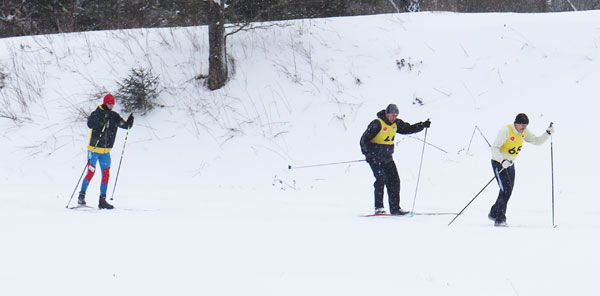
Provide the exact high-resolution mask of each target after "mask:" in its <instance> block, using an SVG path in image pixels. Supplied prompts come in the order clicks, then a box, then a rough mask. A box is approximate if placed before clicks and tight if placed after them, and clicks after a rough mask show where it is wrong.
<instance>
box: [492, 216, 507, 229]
mask: <svg viewBox="0 0 600 296" xmlns="http://www.w3.org/2000/svg"><path fill="white" fill-rule="evenodd" d="M494 226H503V227H506V226H508V225H507V224H506V220H505V219H500V218H498V219H496V221H494Z"/></svg>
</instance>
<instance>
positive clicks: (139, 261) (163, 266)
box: [0, 11, 600, 296]
mask: <svg viewBox="0 0 600 296" xmlns="http://www.w3.org/2000/svg"><path fill="white" fill-rule="evenodd" d="M599 17H600V12H598V11H588V12H576V13H555V14H539V15H535V14H468V15H467V14H454V13H416V14H395V15H380V16H363V17H346V18H330V19H312V20H299V21H290V22H285V23H272V25H273V26H272V27H269V28H268V29H265V30H255V31H248V32H240V33H238V34H235V35H232V36H231V37H230V38H229V39H228V40H227V44H228V51H229V54H230V55H231V56H232V57H233V59H235V64H234V65H235V73H234V74H233V76H232V79H231V81H230V82H229V83H228V84H227V86H226V87H225V88H223V89H221V90H218V91H215V92H210V91H208V90H207V89H205V88H204V87H203V85H202V82H201V81H198V80H196V79H195V77H196V76H197V75H199V74H202V73H206V72H207V71H208V64H207V61H208V58H207V53H208V44H207V42H208V38H207V32H206V28H205V27H185V28H169V29H139V30H123V31H101V32H88V33H74V34H59V35H43V36H32V37H19V38H9V39H1V40H0V48H2V50H1V51H0V72H2V73H5V74H7V77H6V78H5V79H4V85H5V86H4V88H2V89H1V90H0V108H1V110H2V112H4V113H2V114H3V115H6V114H12V115H15V117H17V118H18V119H17V120H10V119H6V118H0V135H1V136H0V138H1V143H2V145H0V163H2V166H1V167H2V169H1V170H0V188H2V189H0V190H1V191H0V202H1V205H2V206H0V225H1V226H0V229H1V233H3V234H4V239H3V242H4V243H3V244H1V245H0V254H1V257H0V262H2V263H1V264H0V293H1V294H2V295H39V294H42V293H47V294H61V295H81V293H84V294H86V295H106V294H109V293H110V294H113V295H131V294H145V295H165V294H170V295H198V294H203V295H204V294H205V295H365V294H370V293H374V292H377V293H379V292H380V291H385V292H386V293H387V291H390V290H391V293H392V294H407V293H409V294H411V295H463V296H464V295H482V294H483V295H566V294H569V295H591V294H592V293H593V292H591V291H593V290H595V286H594V285H593V281H592V277H593V275H594V271H595V270H596V269H597V268H598V267H600V262H599V260H598V256H596V255H595V253H596V250H597V249H598V247H600V243H599V240H598V239H597V238H596V237H595V236H594V235H592V233H593V231H594V229H598V228H599V227H600V222H598V219H597V217H598V215H599V214H600V210H598V205H599V202H598V201H597V200H596V199H595V198H594V193H593V192H595V186H594V182H595V180H596V179H598V177H599V175H600V174H599V173H598V172H597V171H596V170H595V169H594V165H593V163H594V159H593V158H592V157H591V156H592V155H594V154H593V150H594V148H595V147H596V146H597V143H596V140H595V138H594V137H590V136H589V133H590V131H592V128H593V127H594V123H595V122H596V121H597V120H594V119H593V118H595V112H596V109H597V108H596V107H597V106H598V103H597V100H596V99H595V96H596V95H597V93H598V86H597V81H599V79H600V49H599V44H600V27H599V26H598V23H597V19H598V18H599ZM401 60H404V61H405V63H406V64H405V65H406V66H402V64H401ZM409 64H410V66H409ZM139 66H142V67H148V68H152V69H153V71H154V72H155V73H156V74H158V75H160V78H161V83H162V86H163V92H162V93H161V95H160V97H159V100H160V103H161V104H163V105H164V106H165V107H163V108H158V109H156V110H155V111H153V112H151V113H149V114H148V115H145V116H141V115H137V117H136V121H135V125H134V127H133V128H132V130H131V131H130V132H129V134H127V142H126V146H125V151H124V153H123V150H122V148H123V144H124V140H125V136H126V132H125V131H124V130H121V131H120V132H119V135H118V138H117V142H116V144H115V149H114V150H113V152H112V175H111V182H110V184H109V192H111V193H112V189H113V186H114V183H113V182H114V181H115V176H116V171H117V166H118V163H119V159H120V157H121V155H123V162H122V166H121V171H120V173H119V179H118V185H117V187H116V192H115V196H114V201H113V203H114V204H115V206H116V207H117V209H115V210H114V211H96V210H94V211H71V210H67V209H65V205H66V204H67V202H68V201H69V197H70V195H71V193H72V192H73V189H74V187H75V185H76V182H77V179H78V177H79V175H80V174H81V172H82V169H83V168H84V165H85V159H86V145H87V141H88V137H89V130H88V128H87V127H86V125H85V118H86V116H87V113H89V112H91V111H92V110H93V109H94V108H95V107H96V106H97V105H98V104H100V102H101V101H100V99H99V98H98V97H99V95H100V94H102V93H105V92H114V91H115V90H116V88H117V87H116V81H119V80H120V79H122V78H123V77H125V75H126V74H127V72H128V71H129V70H130V69H131V68H132V67H139ZM417 99H418V100H417ZM19 100H22V103H21V104H20V103H18V102H19ZM419 102H422V104H421V103H419ZM389 103H395V104H397V105H398V106H399V108H400V115H399V118H402V119H404V120H405V121H408V122H411V123H414V122H418V121H422V120H425V119H427V118H430V119H431V121H432V123H433V124H432V127H431V128H430V129H429V130H428V133H427V142H428V143H430V144H431V145H427V146H426V148H425V152H424V162H423V168H422V173H421V180H420V184H419V189H418V192H417V200H416V204H415V211H419V212H443V213H457V212H458V211H459V210H460V209H462V208H463V207H464V205H465V204H466V203H467V202H468V201H469V200H470V199H471V198H472V197H473V196H474V195H475V194H476V193H477V192H478V191H479V190H480V189H481V188H482V187H483V185H485V184H486V182H487V181H489V180H490V178H491V177H492V171H491V168H490V163H489V162H490V161H489V159H490V152H489V148H488V146H487V144H486V142H485V140H484V139H483V137H482V136H481V135H480V134H479V133H477V132H476V133H475V134H474V130H475V127H478V128H479V129H480V130H481V131H482V133H483V135H484V136H485V137H486V138H487V140H489V141H492V140H493V139H494V138H495V136H496V133H497V132H498V130H499V129H500V128H501V127H502V126H504V125H506V124H508V123H511V122H512V120H513V119H514V116H515V115H516V114H517V113H519V112H525V113H527V114H528V115H529V118H530V119H531V124H530V125H529V128H530V129H531V130H532V131H533V132H535V133H537V134H540V133H542V132H543V131H544V130H545V128H546V127H547V126H548V124H549V123H550V122H554V124H555V127H556V130H557V133H556V135H554V136H553V139H552V145H553V146H552V147H553V152H554V178H555V198H556V204H555V210H556V222H557V224H558V225H559V226H558V227H557V228H552V221H551V189H552V187H551V166H550V142H547V143H546V144H544V145H542V146H533V145H526V146H525V147H524V149H523V151H522V152H521V153H520V154H519V158H518V160H517V162H516V168H517V181H516V187H515V191H514V193H513V196H512V199H511V202H510V203H509V209H508V219H509V224H510V226H511V227H509V228H506V229H497V228H493V227H491V226H490V225H491V222H490V221H488V220H487V218H486V216H487V211H488V210H489V207H490V206H491V205H492V203H493V201H494V200H495V197H496V195H497V190H498V189H497V185H496V184H493V183H492V184H491V185H490V187H489V188H488V189H487V190H486V191H484V193H482V194H481V196H479V197H478V199H477V200H476V201H475V202H474V203H473V204H472V205H471V206H470V207H469V209H468V210H467V211H466V212H465V213H464V214H463V215H462V216H461V217H460V218H459V219H458V220H457V221H456V222H455V223H454V224H453V225H452V226H451V227H448V226H447V224H448V222H449V221H450V220H451V219H452V217H453V216H451V215H439V216H415V217H413V218H408V217H403V218H391V219H382V218H379V217H378V218H374V219H369V218H363V217H360V215H362V214H366V213H371V212H372V210H373V208H372V206H373V205H372V204H373V198H372V190H373V187H372V183H373V181H374V180H373V176H372V174H371V171H370V169H369V168H368V165H367V164H365V163H363V162H358V163H351V164H345V165H332V166H322V167H315V168H304V169H293V170H289V169H288V165H292V166H304V165H314V164H322V163H332V162H343V161H351V160H359V159H362V158H363V156H362V155H361V152H360V148H359V145H358V141H359V138H360V135H361V134H362V132H363V131H364V129H365V128H366V126H367V125H368V123H369V122H370V121H371V120H373V119H374V118H375V114H376V112H377V111H379V110H381V109H383V108H385V106H386V105H387V104H389ZM24 104H26V105H27V108H22V106H23V105H24ZM115 108H116V110H117V111H119V110H120V109H119V106H118V103H117V106H116V107H115ZM121 115H122V116H123V117H126V116H127V115H128V114H121ZM473 135H474V136H473ZM423 136H424V133H419V134H415V135H411V136H398V137H396V142H397V144H396V152H395V161H396V163H397V165H398V170H399V173H400V178H401V181H402V187H401V205H402V207H403V208H405V209H411V208H412V206H413V199H414V196H415V185H416V180H417V173H418V167H419V160H420V156H421V151H422V148H423V146H422V142H421V139H423ZM433 145H435V146H433ZM467 150H468V153H467ZM122 153H123V154H122ZM99 179H100V177H99V176H95V178H94V180H93V181H92V183H91V185H90V189H89V190H88V202H89V203H90V204H95V203H96V202H97V195H98V187H99V182H100V181H99Z"/></svg>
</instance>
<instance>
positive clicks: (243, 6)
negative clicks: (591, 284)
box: [0, 0, 600, 37]
mask: <svg viewBox="0 0 600 296" xmlns="http://www.w3.org/2000/svg"><path fill="white" fill-rule="evenodd" d="M1 1H2V2H1V5H2V6H1V12H0V37H7V36H20V35H34V34H48V33H60V32H76V31H91V30H109V29H119V28H121V29H124V28H139V27H170V26H194V25H204V24H207V23H208V20H209V16H208V12H209V11H210V9H208V8H207V5H206V2H207V1H210V0H36V1H24V0H1ZM225 1H226V4H227V10H226V15H225V18H226V20H227V21H228V22H246V21H267V20H283V19H297V18H314V17H330V16H347V15H362V14H376V13H395V12H405V11H407V10H409V9H414V8H415V6H414V4H415V3H417V4H418V6H416V7H420V9H421V10H448V11H457V12H486V11H514V12H546V11H564V10H574V9H578V10H583V9H599V8H600V0H225ZM411 2H413V3H411ZM411 4H413V5H412V6H411ZM409 7H410V8H409Z"/></svg>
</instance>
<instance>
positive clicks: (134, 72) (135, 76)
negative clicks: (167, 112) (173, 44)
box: [115, 67, 160, 115]
mask: <svg viewBox="0 0 600 296" xmlns="http://www.w3.org/2000/svg"><path fill="white" fill-rule="evenodd" d="M117 84H118V85H119V90H118V92H117V93H116V95H115V97H116V98H117V99H118V100H119V101H120V102H121V104H122V106H123V110H124V111H125V112H136V113H141V114H142V115H143V114H146V113H147V112H148V111H151V110H152V109H154V107H156V106H158V104H157V103H156V102H155V100H156V98H157V97H158V95H159V93H160V90H159V79H158V76H157V75H154V74H153V73H152V70H151V69H145V68H143V67H140V68H132V69H131V71H130V72H129V76H128V77H127V78H124V79H123V81H122V82H117Z"/></svg>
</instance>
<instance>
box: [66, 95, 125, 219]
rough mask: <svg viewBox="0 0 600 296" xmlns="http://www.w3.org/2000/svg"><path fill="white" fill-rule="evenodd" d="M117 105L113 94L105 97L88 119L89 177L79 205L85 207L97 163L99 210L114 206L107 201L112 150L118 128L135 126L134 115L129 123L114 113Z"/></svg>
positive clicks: (83, 186) (86, 177)
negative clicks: (98, 172)
mask: <svg viewBox="0 0 600 296" xmlns="http://www.w3.org/2000/svg"><path fill="white" fill-rule="evenodd" d="M114 105H115V98H114V96H113V95H111V94H107V95H106V96H104V101H103V104H102V105H100V106H98V108H96V110H94V111H93V112H92V114H91V115H90V117H88V122H87V125H88V127H89V128H90V129H91V132H90V141H89V144H88V165H87V171H88V172H87V175H86V176H85V179H84V180H83V182H82V183H81V191H80V192H79V198H78V201H77V203H78V205H79V206H85V205H86V203H85V192H86V190H87V188H88V186H89V185H90V181H91V180H92V177H94V173H95V172H96V163H97V162H99V163H100V168H101V169H102V182H101V183H100V200H99V202H98V208H100V209H112V208H113V206H112V205H111V204H109V203H108V202H107V201H106V191H107V189H108V179H109V177H110V163H111V159H110V150H111V149H112V147H113V145H114V143H115V138H116V136H117V128H122V129H130V128H131V127H132V126H133V114H131V115H129V118H127V121H125V120H123V118H121V116H120V115H119V114H118V113H117V112H115V111H112V108H113V107H114Z"/></svg>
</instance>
